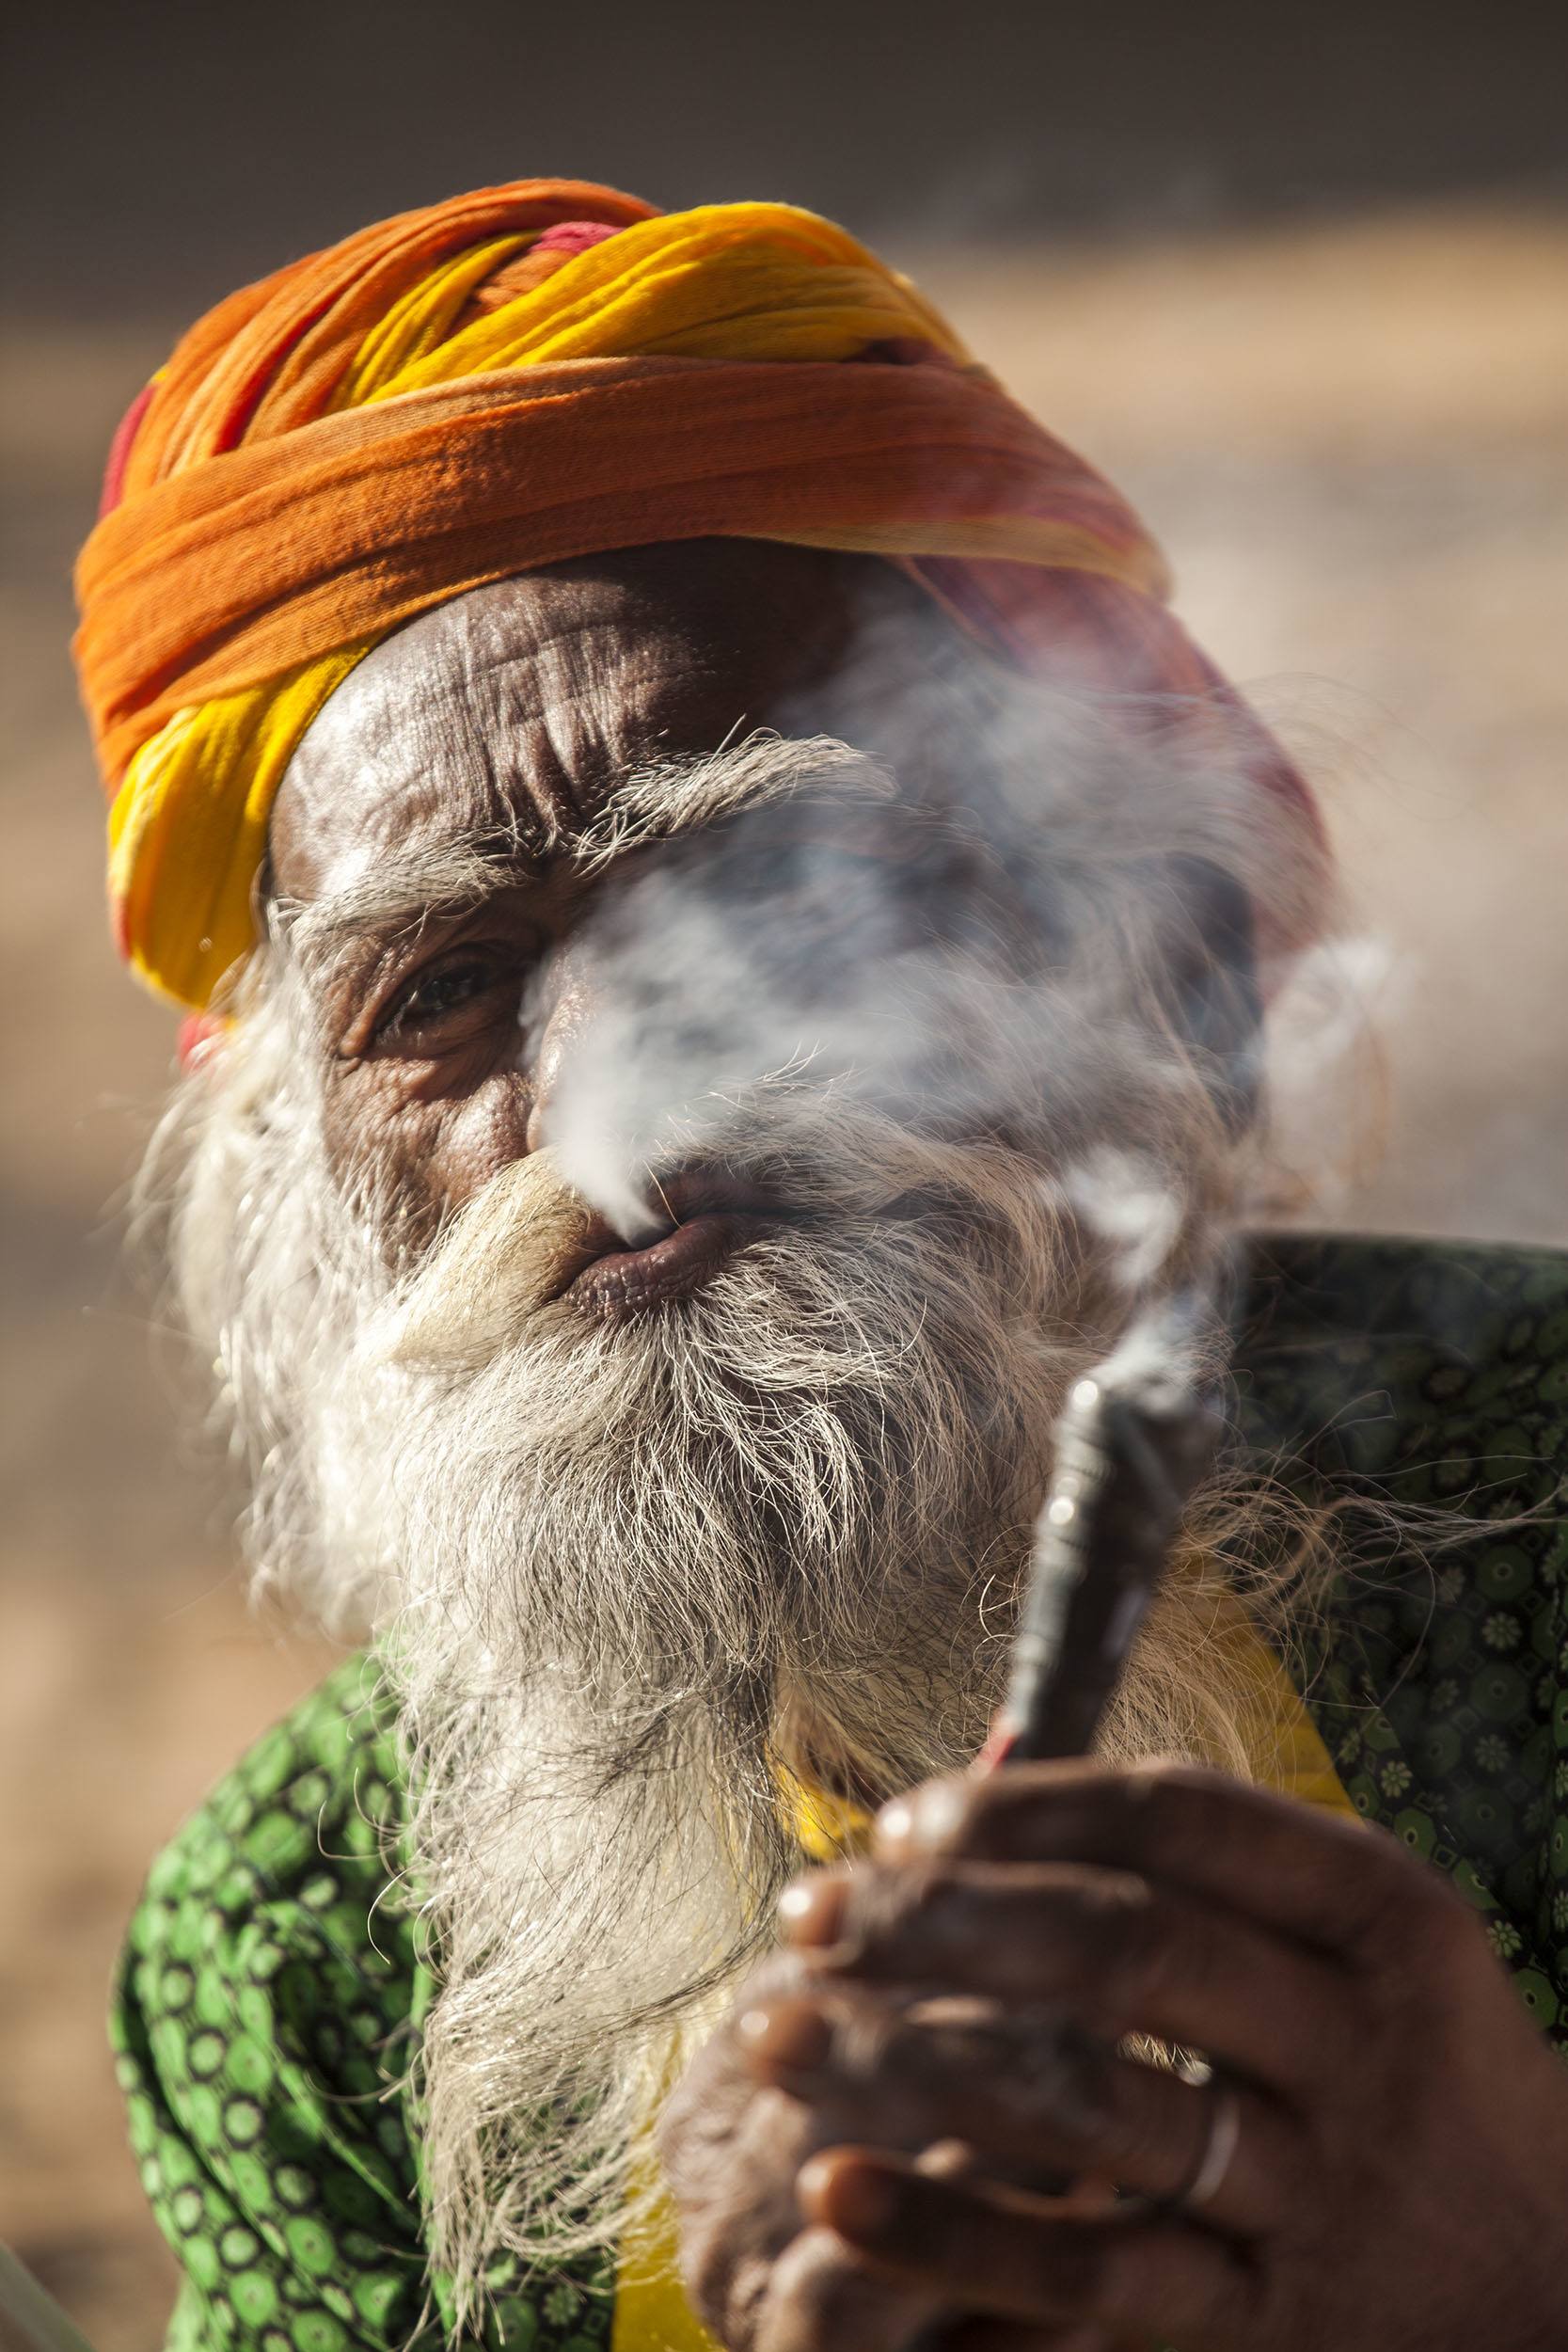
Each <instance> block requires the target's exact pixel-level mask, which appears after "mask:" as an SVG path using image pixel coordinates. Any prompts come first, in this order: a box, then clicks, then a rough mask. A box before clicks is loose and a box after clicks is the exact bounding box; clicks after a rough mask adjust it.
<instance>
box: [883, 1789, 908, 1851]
mask: <svg viewBox="0 0 1568 2352" xmlns="http://www.w3.org/2000/svg"><path fill="white" fill-rule="evenodd" d="M912 1836H914V1807H913V1805H911V1803H910V1801H909V1799H908V1798H907V1797H895V1798H894V1800H893V1803H892V1804H884V1805H883V1807H882V1809H881V1811H880V1812H879V1814H878V1816H877V1843H878V1845H879V1846H880V1847H881V1848H882V1849H883V1851H885V1852H888V1853H894V1852H895V1851H897V1849H898V1848H899V1847H900V1846H906V1845H908V1843H909V1841H910V1839H911V1837H912Z"/></svg>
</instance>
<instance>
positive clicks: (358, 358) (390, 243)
mask: <svg viewBox="0 0 1568 2352" xmlns="http://www.w3.org/2000/svg"><path fill="white" fill-rule="evenodd" d="M850 362H853V363H854V364H847V363H850ZM716 534H725V535H731V536H736V537H742V538H756V539H779V540H787V541H792V542H795V543H798V544H800V545H804V546H810V547H829V548H846V549H858V550H862V551H869V552H872V553H876V554H880V555H885V556H888V557H890V558H892V559H894V560H895V561H897V562H899V563H901V564H904V565H905V566H906V567H907V568H908V569H909V570H911V572H913V573H914V574H915V575H916V577H918V578H919V579H920V580H922V581H923V582H924V583H925V584H926V585H927V587H928V588H929V589H930V590H931V591H932V593H933V594H934V595H936V596H939V597H940V598H941V599H942V601H943V602H944V603H945V604H946V605H947V606H948V607H949V608H950V609H952V610H953V611H954V612H956V613H957V614H958V617H959V618H960V619H961V620H962V621H963V622H964V623H965V624H966V625H967V626H968V627H969V628H972V629H974V631H975V632H976V633H977V634H979V635H980V636H981V637H982V638H984V639H985V640H986V641H987V642H989V643H990V644H991V645H992V646H993V647H994V648H995V649H997V650H999V651H1001V652H1003V653H1005V654H1006V655H1008V656H1010V657H1011V658H1013V659H1014V660H1019V661H1021V662H1022V663H1023V664H1024V665H1025V666H1027V667H1029V668H1031V669H1036V670H1039V669H1045V670H1047V671H1049V670H1050V669H1051V668H1053V666H1054V667H1059V668H1060V669H1061V670H1063V671H1064V672H1066V673H1067V674H1068V675H1072V676H1074V677H1076V678H1078V679H1080V680H1083V681H1085V682H1087V683H1090V684H1097V685H1100V686H1103V687H1105V688H1107V689H1109V690H1111V691H1117V692H1118V693H1132V694H1139V693H1149V692H1153V693H1159V694H1162V695H1170V694H1195V693H1196V694H1204V695H1212V694H1214V693H1215V692H1219V693H1221V694H1222V695H1223V694H1224V693H1225V691H1226V690H1225V689H1224V687H1223V683H1222V681H1220V680H1219V679H1218V678H1217V676H1216V675H1215V673H1214V672H1213V671H1212V668H1211V667H1210V665H1209V664H1208V663H1207V661H1206V660H1204V658H1203V656H1202V655H1201V654H1199V653H1198V651H1197V649H1196V647H1195V646H1194V645H1193V644H1192V643H1191V641H1190V639H1188V637H1187V636H1186V635H1185V633H1184V632H1183V631H1182V629H1181V628H1180V626H1179V624H1178V623H1177V622H1176V621H1175V620H1174V619H1173V618H1172V617H1171V615H1170V614H1169V612H1167V611H1166V609H1165V607H1164V603H1163V601H1162V598H1163V596H1164V585H1165V583H1164V569H1163V565H1162V564H1161V560H1160V557H1159V554H1158V551H1157V550H1156V548H1154V546H1153V545H1152V543H1151V541H1150V540H1149V539H1148V536H1147V534H1146V533H1145V532H1144V531H1143V529H1142V527H1141V525H1140V524H1139V522H1138V520H1137V517H1136V516H1134V515H1133V514H1132V510H1131V509H1130V508H1129V507H1128V506H1127V505H1126V503H1125V502H1124V501H1123V500H1122V499H1121V498H1119V497H1118V495H1117V492H1116V491H1115V490H1113V489H1112V488H1111V487H1110V485H1108V484H1107V483H1105V482H1103V481H1102V480H1101V478H1100V476H1099V475H1097V474H1096V473H1094V472H1093V471H1092V470H1091V469H1090V468H1088V467H1087V466H1085V464H1084V463H1083V461H1082V460H1081V459H1080V458H1077V457H1075V456H1074V455H1073V454H1072V453H1071V452H1070V451H1069V450H1067V449H1065V448H1064V447H1063V446H1062V444H1061V443H1060V442H1059V441H1055V440H1053V438H1052V437H1051V436H1050V435H1049V434H1048V433H1046V432H1044V431H1043V430H1042V429H1041V428H1040V427H1039V426H1038V425H1037V424H1036V423H1035V422H1034V421H1033V420H1032V419H1030V418H1029V417H1027V416H1026V415H1025V414H1024V413H1023V411H1022V409H1021V408H1019V407H1018V406H1017V405H1015V404H1014V403H1013V402H1012V401H1011V400H1009V399H1008V398H1007V396H1006V393H1005V392H1004V391H1003V390H1002V389H1001V388H1000V387H999V386H998V385H997V384H996V383H995V381H994V380H993V379H992V378H991V377H990V375H988V374H987V373H986V372H985V371H984V369H982V368H981V367H979V366H977V365H976V363H975V362H974V360H973V359H972V358H970V356H969V354H968V353H967V352H966V350H965V349H964V347H963V345H962V343H961V342H959V340H958V336H957V335H956V334H955V333H954V331H953V329H952V328H951V327H950V326H948V325H947V324H946V322H945V321H944V320H943V319H942V317H941V316H940V315H939V314H938V313H937V311H935V310H933V309H932V308H931V307H930V305H929V304H928V303H927V302H926V301H924V300H923V298H922V297H921V295H920V294H918V293H917V291H916V290H915V288H914V287H913V286H911V284H910V283H909V281H908V280H907V279H906V278H900V277H899V276H897V275H896V274H895V272H893V271H891V270H889V269H887V268H885V267H884V266H883V265H882V263H881V262H879V261H877V260H876V258H875V257H874V256H873V255H872V254H870V253H868V252H867V251H866V250H865V248H864V247H863V246H860V245H858V244H856V242H855V241H854V239H853V238H851V237H849V236H847V235H846V233H845V232H844V231H843V230H840V229H836V228H834V227H833V226H832V224H831V223H830V222H827V221H824V220H820V219H818V218H816V215H813V214H810V213H804V212H799V211H797V210H795V209H794V208H793V207H791V206H787V205H779V204H719V205H705V206H703V207H700V208H699V209H698V210H696V211H694V212H689V213H674V214H667V215H658V214H656V213H655V212H654V211H653V210H652V209H651V208H650V207H649V206H647V205H645V204H641V203H639V202H638V201H637V200H636V199H634V198H631V197H625V196H618V195H616V194H614V193H613V192H612V191H611V190H610V189H607V188H601V187H594V186H591V185H588V184H584V183H576V182H571V181H553V180H523V181H517V182H515V183H513V184H512V185H511V186H509V187H502V188H489V189H483V190H481V191H479V192H478V193H477V194H475V195H472V196H464V197H457V198H454V199H452V200H451V202H449V203H445V204H436V205H433V206H431V207H430V208H429V209H428V210H426V211H423V212H416V213H406V214H404V215H400V216H399V217H398V218H396V219H394V220H389V221H383V222H381V223H380V224H379V225H377V226H376V227H374V228H372V229H367V230H363V231H361V233H360V234H359V235H357V236H354V237H349V238H346V239H345V240H344V241H343V243H342V244H341V245H337V246H331V247H330V248H329V249H328V250H326V251H325V252H323V253H317V254H312V255H309V256H308V257H307V258H306V259H305V260H303V261H300V262H292V263H291V264H290V265H289V266H288V267H287V268H285V269H281V270H279V271H277V273H276V274H275V275H274V276H273V277H271V278H264V279H262V280H261V283H260V284H258V285H255V286H248V287H245V289H243V290H242V292H240V293H239V294H234V295H232V296H231V297H230V300H229V301H227V302H224V303H220V304H219V305H218V307H217V309H216V310H213V311H211V312H209V314H208V315H207V317H206V318H204V319H202V320H201V321H200V322H199V323H198V325H197V326H194V327H193V328H192V329H191V331H190V333H189V334H188V335H187V336H186V337H185V338H184V340H183V342H182V343H181V344H180V345H179V347H178V348H177V349H176V351H175V352H174V355H173V357H172V358H170V360H169V361H168V364H167V365H166V367H165V368H164V369H163V370H162V371H161V372H160V373H159V374H158V376H157V377H156V378H155V379H154V381H153V383H152V384H151V385H150V386H149V387H148V389H147V390H146V391H145V392H144V393H143V394H142V396H141V398H140V399H139V400H138V401H137V402H136V403H135V406H134V407H133V408H132V410H131V412H130V414H129V415H128V417H127V418H126V420H125V422H124V424H123V425H122V426H121V428H120V431H119V435H118V436H117V437H116V442H115V446H114V449H113V451H112V453H111V456H110V462H109V470H108V476H107V479H106V481H105V485H104V497H103V513H102V515H101V517H100V520H99V523H98V526H97V528H96V529H95V531H94V532H93V533H92V535H91V537H90V538H89V539H88V540H87V545H86V547H85V548H83V550H82V555H81V559H80V562H79V564H78V566H77V575H76V586H77V597H78V604H79V608H80V612H81V628H80V630H79V632H78V635H77V639H76V659H77V664H78V668H79V671H80V675H81V681H82V691H83V695H84V699H85V701H86V703H87V711H88V715H89V718H90V720H91V723H92V728H93V733H94V738H95V741H96V745H97V750H98V755H99V760H100V763H101V766H102V769H103V779H104V783H105V787H106V788H107V791H108V793H109V796H110V801H111V809H110V818H109V841H110V863H109V887H110V898H111V902H112V905H113V909H114V914H115V922H116V929H117V933H118V936H119V942H120V946H121V948H122V951H123V952H124V953H125V955H126V956H127V957H128V958H129V959H130V961H131V962H132V964H133V965H134V966H135V969H136V970H137V971H138V972H140V973H141V974H142V975H143V977H145V978H146V979H148V980H149V981H150V982H151V984H152V985H153V986H154V987H155V988H157V989H159V990H160V991H162V992H163V993H165V994H166V995H168V996H170V997H172V998H174V999H176V1000H177V1001H178V1002H180V1003H182V1004H184V1005H187V1006H191V1007H196V1008H201V1007H205V1006H206V1005H207V1004H208V1003H209V1002H210V1001H211V1000H212V998H213V996H214V992H215V991H216V990H217V989H218V986H219V984H220V982H221V981H222V980H223V978H224V976H225V974H226V973H227V972H229V971H230V968H231V967H232V966H233V965H234V964H235V963H236V962H237V961H239V959H240V958H242V957H243V956H244V954H245V951H246V950H247V948H248V947H249V946H251V945H252V942H253V939H254V914H253V911H252V887H253V884H254V882H255V877H256V874H257V871H258V869H259V867H260V866H261V860H262V857H263V854H264V850H265V843H266V827H267V819H268V814H269V811H270V808H271V805H272V800H273V796H274V794H275V793H276V791H277V785H278V782H279V780H280V778H281V776H282V773H283V771H284V768H285V767H286V765H287V763H288V760H289V757H290V755H291V754H292V752H293V748H294V746H295V744H296V743H297V742H298V740H299V739H300V736H301V735H302V734H303V733H304V731H305V729H306V727H307V726H308V725H309V723H310V721H311V719H312V718H313V717H314V716H315V714H316V712H317V711H318V710H319V709H320V707H321V706H322V704H323V703H324V702H325V699H326V697H327V696H328V695H329V694H330V693H331V691H332V690H333V688H334V687H335V686H337V685H338V684H339V682H340V681H341V679H342V678H343V677H344V676H346V675H347V674H348V672H349V671H350V670H351V669H352V668H353V666H354V664H355V662H356V661H357V660H359V659H360V658H361V657H362V655H364V654H365V653H366V652H368V651H369V649H370V648H371V646H372V645H373V644H376V643H377V642H378V640H379V639H381V638H382V637H384V636H385V635H386V634H387V633H388V630H390V629H392V628H396V627H397V625H398V624H399V623H400V622H402V621H405V620H407V619H409V618H410V617H411V616H412V615H414V614H415V613H418V612H424V611H426V610H428V609H429V608H430V607H431V606H433V605H436V604H439V603H441V602H442V601H444V600H445V599H446V598H447V597H449V596H458V595H460V594H461V593H462V592H463V591H464V590H466V589H469V588H474V587H477V586H479V585H481V584H482V583H483V582H485V581H488V580H499V579H504V578H506V577H508V576H509V575H511V574H515V573H518V572H525V571H528V570H530V569H531V568H533V567H535V566H537V565H540V564H551V563H557V562H560V561H562V560H563V559H566V558H569V557H574V556H582V555H592V554H597V553H601V552H604V551H607V550H610V549H612V548H626V547H634V546H641V545H647V544H650V543H652V542H655V541H660V540H673V539H685V538H698V537H707V536H711V535H716ZM1257 742H1258V744H1259V747H1260V749H1259V757H1258V760H1257V762H1256V768H1257V774H1258V780H1259V785H1260V787H1262V788H1264V789H1267V790H1272V791H1274V792H1275V793H1277V794H1282V795H1284V796H1285V797H1286V798H1287V799H1288V800H1289V801H1290V802H1291V803H1292V805H1294V806H1295V807H1296V808H1297V810H1298V811H1299V814H1300V816H1301V818H1302V820H1303V835H1302V837H1303V840H1304V843H1306V844H1307V846H1308V847H1309V848H1310V849H1312V850H1316V848H1317V847H1318V835H1317V834H1316V831H1315V819H1314V818H1313V817H1312V814H1311V808H1310V803H1309V801H1308V800H1307V794H1306V790H1305V787H1303V786H1302V785H1301V783H1300V781H1299V779H1298V778H1297V777H1296V776H1295V774H1294V771H1292V770H1291V769H1290V768H1289V766H1288V765H1287V764H1286V762H1285V761H1284V758H1283V755H1281V754H1280V753H1279V752H1278V750H1277V748H1276V747H1275V746H1273V745H1272V744H1271V743H1270V742H1269V741H1268V739H1267V738H1266V737H1264V736H1263V734H1262V731H1261V729H1258V731H1257ZM1276 944H1277V943H1276Z"/></svg>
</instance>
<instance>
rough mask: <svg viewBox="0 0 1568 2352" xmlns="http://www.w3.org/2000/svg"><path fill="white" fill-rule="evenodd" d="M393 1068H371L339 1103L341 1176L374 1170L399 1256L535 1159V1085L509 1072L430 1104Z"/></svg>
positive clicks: (330, 1127)
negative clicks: (513, 1166)
mask: <svg viewBox="0 0 1568 2352" xmlns="http://www.w3.org/2000/svg"><path fill="white" fill-rule="evenodd" d="M397 1075H398V1073H396V1072H394V1071H393V1070H391V1069H388V1068H376V1067H373V1066H372V1067H369V1068H361V1069H359V1070H357V1071H356V1072H355V1073H353V1079H352V1081H351V1082H350V1083H348V1084H346V1085H345V1086H344V1087H343V1088H342V1089H341V1090H339V1091H337V1092H336V1093H335V1094H333V1095H332V1096H330V1097H329V1100H328V1103H327V1106H326V1120H325V1126H326V1143H327V1150H328V1152H329V1154H330V1157H331V1164H332V1167H333V1169H334V1172H335V1173H337V1174H339V1175H340V1176H343V1177H347V1176H350V1175H351V1174H352V1171H353V1170H354V1169H355V1168H364V1169H367V1170H373V1171H374V1173H375V1175H376V1178H377V1187H376V1188H377V1190H378V1191H383V1190H384V1191H386V1192H387V1193H388V1194H389V1197H390V1200H391V1203H392V1215H391V1218H390V1225H391V1234H390V1236H389V1239H390V1243H391V1247H392V1248H393V1250H394V1251H395V1253H396V1254H398V1255H402V1254H403V1253H404V1251H408V1250H413V1251H418V1250H420V1249H422V1248H424V1247H425V1246H426V1245H427V1244H428V1243H429V1242H430V1241H431V1240H432V1239H433V1238H434V1237H435V1234H436V1231H437V1230H438V1228H439V1227H440V1225H441V1224H442V1223H443V1222H444V1220H445V1219H446V1218H447V1217H449V1216H451V1214H452V1212H453V1211H454V1210H456V1209H460V1208H462V1206H463V1205H464V1203H465V1201H467V1200H471V1199H472V1198H473V1196H474V1194H475V1193H477V1192H479V1191H481V1190H482V1189H483V1186H484V1185H485V1184H488V1183H489V1181H490V1179H491V1178H492V1177H493V1176H495V1175H497V1174H499V1171H500V1170H501V1169H502V1168H505V1167H506V1166H507V1165H508V1164H509V1163H510V1162H511V1161H513V1160H517V1159H521V1158H522V1157H523V1155H524V1153H525V1152H527V1150H528V1119H529V1109H530V1104H531V1089H530V1088H529V1086H528V1083H527V1081H526V1079H524V1078H523V1077H522V1076H520V1075H519V1074H518V1073H516V1072H515V1071H502V1072H498V1073H495V1074H494V1075H493V1076H491V1077H489V1078H486V1079H484V1080H483V1082H482V1083H481V1084H480V1085H478V1086H477V1087H475V1088H473V1089H471V1090H470V1091H469V1092H468V1093H466V1094H463V1095H440V1096H435V1097H420V1096H419V1095H411V1094H410V1093H409V1092H408V1091H407V1090H406V1088H405V1086H404V1085H402V1084H399V1083H396V1082H395V1081H396V1078H397Z"/></svg>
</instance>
